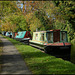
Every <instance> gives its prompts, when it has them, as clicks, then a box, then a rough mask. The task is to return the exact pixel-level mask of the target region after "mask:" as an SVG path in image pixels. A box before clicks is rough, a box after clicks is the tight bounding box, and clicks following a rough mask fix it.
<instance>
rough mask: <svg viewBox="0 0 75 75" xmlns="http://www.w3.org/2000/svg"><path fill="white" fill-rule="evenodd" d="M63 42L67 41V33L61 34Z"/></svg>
mask: <svg viewBox="0 0 75 75" xmlns="http://www.w3.org/2000/svg"><path fill="white" fill-rule="evenodd" d="M61 41H66V32H61Z"/></svg>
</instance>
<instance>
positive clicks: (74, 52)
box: [71, 39, 75, 63]
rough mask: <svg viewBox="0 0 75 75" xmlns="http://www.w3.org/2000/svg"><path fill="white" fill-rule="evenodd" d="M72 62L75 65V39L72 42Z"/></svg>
mask: <svg viewBox="0 0 75 75" xmlns="http://www.w3.org/2000/svg"><path fill="white" fill-rule="evenodd" d="M71 43H72V45H71V61H72V62H73V63H75V39H74V40H72V41H71Z"/></svg>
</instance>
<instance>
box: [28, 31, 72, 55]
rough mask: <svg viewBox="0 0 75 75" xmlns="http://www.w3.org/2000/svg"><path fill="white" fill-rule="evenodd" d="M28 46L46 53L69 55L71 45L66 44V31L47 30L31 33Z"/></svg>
mask: <svg viewBox="0 0 75 75" xmlns="http://www.w3.org/2000/svg"><path fill="white" fill-rule="evenodd" d="M29 43H30V45H32V46H35V47H38V48H40V49H43V50H44V51H45V52H46V53H57V54H59V53H61V54H70V52H71V43H69V42H68V37H67V31H60V30H48V31H38V32H33V38H32V40H30V41H29Z"/></svg>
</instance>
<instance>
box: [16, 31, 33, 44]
mask: <svg viewBox="0 0 75 75" xmlns="http://www.w3.org/2000/svg"><path fill="white" fill-rule="evenodd" d="M31 38H32V37H31V34H30V32H29V31H20V32H18V33H17V35H16V36H15V39H16V40H18V41H20V42H27V43H29V40H30V39H31Z"/></svg>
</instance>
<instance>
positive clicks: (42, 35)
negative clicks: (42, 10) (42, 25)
mask: <svg viewBox="0 0 75 75" xmlns="http://www.w3.org/2000/svg"><path fill="white" fill-rule="evenodd" d="M41 41H44V33H42V34H41Z"/></svg>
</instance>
